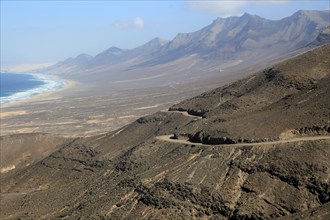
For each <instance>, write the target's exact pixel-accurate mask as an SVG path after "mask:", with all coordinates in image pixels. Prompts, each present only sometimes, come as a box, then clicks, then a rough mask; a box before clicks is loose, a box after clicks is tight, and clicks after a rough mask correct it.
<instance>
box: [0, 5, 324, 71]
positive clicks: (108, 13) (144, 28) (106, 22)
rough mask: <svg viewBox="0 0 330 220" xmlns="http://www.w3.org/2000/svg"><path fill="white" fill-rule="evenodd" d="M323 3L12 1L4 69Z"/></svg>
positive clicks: (5, 24)
mask: <svg viewBox="0 0 330 220" xmlns="http://www.w3.org/2000/svg"><path fill="white" fill-rule="evenodd" d="M329 8H330V6H329V2H328V1H327V0H322V1H316V0H314V1H298V0H286V1H276V0H267V1H243V0H241V1H9V0H7V1H6V0H1V65H2V66H7V65H17V64H40V63H49V62H56V61H59V60H64V59H66V58H68V57H74V56H77V55H78V54H80V53H88V54H91V55H96V54H97V53H100V52H102V51H103V50H105V49H107V48H109V47H110V46H117V47H120V48H123V49H130V48H134V47H136V46H139V45H141V44H143V43H146V42H147V41H149V40H151V39H152V38H155V37H160V38H163V39H167V40H170V39H173V38H174V37H175V35H176V34H177V33H179V32H192V31H196V30H198V29H200V28H202V27H204V26H206V25H208V24H210V23H211V22H212V21H213V20H214V19H216V18H217V17H228V16H239V15H241V14H242V13H244V12H248V13H251V14H257V15H259V16H262V17H265V18H268V19H273V20H277V19H281V18H283V17H286V16H289V15H291V14H293V13H294V12H295V11H297V10H300V9H304V10H326V9H329Z"/></svg>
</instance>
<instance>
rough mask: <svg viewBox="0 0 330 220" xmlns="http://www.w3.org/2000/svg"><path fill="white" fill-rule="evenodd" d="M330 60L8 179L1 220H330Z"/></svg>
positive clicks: (295, 65)
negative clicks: (274, 219) (277, 219)
mask: <svg viewBox="0 0 330 220" xmlns="http://www.w3.org/2000/svg"><path fill="white" fill-rule="evenodd" d="M329 54H330V45H326V46H323V47H320V48H317V49H315V50H313V51H310V52H307V53H305V54H302V55H299V56H297V57H294V58H292V59H289V60H287V61H285V62H282V63H280V64H278V65H275V66H273V67H271V68H268V69H266V70H264V71H261V72H260V73H256V74H255V75H253V76H250V77H248V78H246V79H243V80H240V81H237V82H235V83H232V84H230V85H227V86H224V87H221V88H218V89H215V90H213V91H210V92H207V93H204V94H202V95H200V96H197V97H195V98H192V99H189V100H186V101H183V102H181V103H179V104H176V105H174V106H173V107H172V108H170V109H169V111H162V112H158V113H155V114H153V115H150V116H146V117H143V118H140V119H138V120H137V121H135V122H134V123H132V124H129V125H127V126H125V127H123V128H121V129H119V130H117V131H114V132H111V133H108V134H105V135H99V136H95V137H91V138H77V139H75V140H73V141H71V142H67V143H66V144H65V145H63V146H62V148H61V149H60V150H58V151H56V152H54V153H52V154H51V155H50V156H48V157H46V158H44V159H42V160H40V161H39V162H36V163H34V164H32V165H30V166H28V167H24V168H19V169H14V170H12V171H9V172H8V173H5V174H2V175H1V214H0V215H1V216H0V217H1V218H4V219H18V218H27V219H78V218H79V219H270V218H281V219H293V218H299V219H329V218H330V212H329V210H330V202H329V201H330V197H329V195H330V183H329V176H330V161H329V158H330V157H329V156H330V139H329V137H330V135H329V118H330V117H329V116H330V115H329V113H330V110H329V109H330V100H329V92H330V91H329V90H330V88H329V79H330V74H329V60H330V59H329ZM197 116H198V117H197ZM165 135H167V136H165ZM164 137H171V138H164ZM171 140H174V141H171ZM194 142H195V143H194ZM261 142H262V143H261ZM245 143H246V144H245ZM253 143H254V144H253Z"/></svg>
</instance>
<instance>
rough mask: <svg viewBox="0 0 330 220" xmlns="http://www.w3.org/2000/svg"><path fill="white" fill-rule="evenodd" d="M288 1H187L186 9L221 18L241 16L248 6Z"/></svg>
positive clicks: (285, 0)
mask: <svg viewBox="0 0 330 220" xmlns="http://www.w3.org/2000/svg"><path fill="white" fill-rule="evenodd" d="M287 2H288V0H277V1H275V0H259V1H257V0H256V1H253V0H250V1H249V0H240V1H226V0H225V1H222V0H218V1H186V2H185V4H186V7H187V8H188V9H190V10H196V11H205V12H209V13H215V14H219V15H221V16H224V17H226V16H233V15H240V14H242V13H243V12H244V8H245V7H246V6H251V5H254V6H258V5H259V6H265V5H275V4H286V3H287Z"/></svg>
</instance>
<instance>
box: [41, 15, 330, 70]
mask: <svg viewBox="0 0 330 220" xmlns="http://www.w3.org/2000/svg"><path fill="white" fill-rule="evenodd" d="M329 25H330V21H329V10H326V11H303V10H301V11H298V12H296V13H294V14H293V15H291V16H289V17H286V18H283V19H281V20H269V19H265V18H262V17H260V16H257V15H250V14H248V13H245V14H243V15H242V16H241V17H228V18H217V19H215V20H214V21H213V22H212V23H211V24H210V25H208V26H206V27H204V28H202V29H200V30H197V31H195V32H191V33H179V34H177V35H176V36H175V37H174V38H173V39H172V40H170V41H165V40H161V39H159V38H154V39H153V40H150V41H149V42H147V43H145V44H143V45H141V46H138V47H136V48H134V49H126V50H123V49H120V48H117V47H110V48H109V49H107V50H105V51H103V52H101V53H99V54H97V55H96V56H95V57H94V58H93V59H92V60H88V61H87V62H86V63H85V64H84V65H81V66H76V67H74V68H73V69H75V71H76V72H77V70H84V71H86V70H87V71H92V70H93V68H99V67H100V66H103V67H107V68H108V67H111V65H117V64H119V63H123V62H127V65H126V68H131V67H133V66H134V67H148V66H153V65H162V64H164V63H169V62H174V61H175V60H177V59H182V58H183V57H187V56H190V55H197V56H198V57H199V58H200V59H202V60H204V61H212V62H213V63H215V62H218V63H224V62H226V61H230V60H245V59H247V57H249V58H250V62H252V60H255V61H254V62H257V61H258V62H260V61H262V60H264V56H265V54H267V59H270V58H273V59H275V58H278V57H279V56H282V55H285V54H288V53H291V52H293V51H295V50H297V49H300V48H302V47H304V46H306V45H308V44H310V43H311V42H313V41H314V40H315V39H316V38H317V36H318V35H319V34H320V33H321V32H322V30H323V29H324V28H326V27H328V26H329ZM111 51H112V52H111ZM270 51H271V53H270ZM269 54H271V55H269ZM128 61H129V62H128ZM213 65H214V64H213ZM56 68H58V65H57V66H56V65H55V66H53V67H49V68H48V69H43V70H42V71H46V72H60V71H56ZM71 69H72V68H71ZM69 72H70V71H69Z"/></svg>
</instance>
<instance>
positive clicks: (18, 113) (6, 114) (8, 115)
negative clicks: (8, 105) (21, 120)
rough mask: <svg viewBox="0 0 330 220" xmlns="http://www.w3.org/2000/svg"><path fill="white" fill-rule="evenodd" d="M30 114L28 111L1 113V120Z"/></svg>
mask: <svg viewBox="0 0 330 220" xmlns="http://www.w3.org/2000/svg"><path fill="white" fill-rule="evenodd" d="M25 114H28V113H27V112H26V111H10V112H2V111H1V112H0V118H6V117H10V116H16V115H25Z"/></svg>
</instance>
